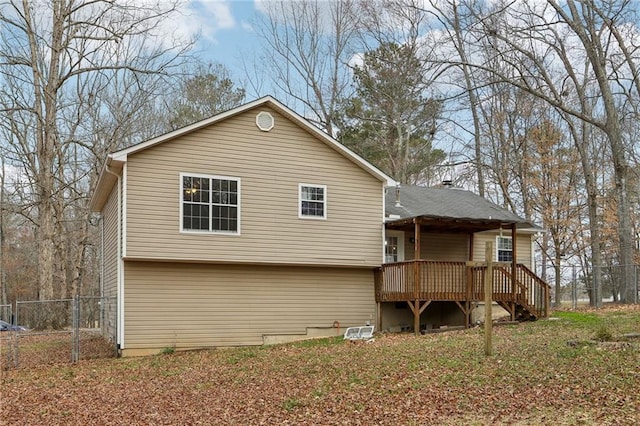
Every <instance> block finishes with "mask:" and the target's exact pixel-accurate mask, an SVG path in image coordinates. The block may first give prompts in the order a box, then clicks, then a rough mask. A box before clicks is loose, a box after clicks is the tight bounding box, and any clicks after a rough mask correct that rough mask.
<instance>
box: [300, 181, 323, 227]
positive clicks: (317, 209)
mask: <svg viewBox="0 0 640 426" xmlns="http://www.w3.org/2000/svg"><path fill="white" fill-rule="evenodd" d="M298 190H299V200H298V205H299V207H298V217H300V218H310V219H326V218H327V186H326V185H310V184H305V183H301V184H300V185H299V186H298Z"/></svg>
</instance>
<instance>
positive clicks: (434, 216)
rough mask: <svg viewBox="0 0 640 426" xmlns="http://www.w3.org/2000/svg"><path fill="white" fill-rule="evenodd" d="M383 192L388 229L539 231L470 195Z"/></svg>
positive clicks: (455, 191)
mask: <svg viewBox="0 0 640 426" xmlns="http://www.w3.org/2000/svg"><path fill="white" fill-rule="evenodd" d="M396 189H397V188H395V187H388V188H387V191H386V214H387V216H388V217H387V224H388V227H401V226H403V225H407V224H409V223H413V221H414V219H417V220H419V221H420V222H421V223H422V224H423V225H431V226H433V227H440V226H441V227H443V228H446V229H447V230H448V231H464V230H475V231H479V230H489V229H498V228H500V227H501V226H511V225H514V224H515V225H516V227H517V228H520V229H532V230H537V231H541V230H542V229H541V228H539V227H538V226H536V225H535V224H533V223H531V222H529V221H526V220H525V219H522V218H521V217H519V216H517V215H515V214H513V213H511V212H510V211H508V210H506V209H503V208H502V207H500V206H498V205H496V204H494V203H492V202H491V201H489V200H487V199H485V198H483V197H481V196H479V195H476V194H474V193H473V192H470V191H466V190H463V189H457V188H427V187H421V186H409V185H408V186H401V187H400V192H399V196H398V197H397V196H396V192H397V191H396Z"/></svg>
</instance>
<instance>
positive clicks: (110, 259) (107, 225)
mask: <svg viewBox="0 0 640 426" xmlns="http://www.w3.org/2000/svg"><path fill="white" fill-rule="evenodd" d="M118 220H119V218H118V186H117V185H116V186H114V188H113V190H112V191H111V194H109V198H108V199H107V202H106V204H105V206H104V209H103V211H102V226H103V232H104V240H103V243H104V246H103V249H102V250H103V252H102V261H103V277H102V279H103V287H102V291H103V294H102V296H103V297H109V298H115V297H116V295H117V291H118V243H119V241H118ZM107 305H108V304H107ZM116 315H117V310H116V309H109V310H108V311H107V318H106V324H105V325H106V329H105V330H103V332H104V333H105V335H107V336H115V335H116V330H115V329H116Z"/></svg>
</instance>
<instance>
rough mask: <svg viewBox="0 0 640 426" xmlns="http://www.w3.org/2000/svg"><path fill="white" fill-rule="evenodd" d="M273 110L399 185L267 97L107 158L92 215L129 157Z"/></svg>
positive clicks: (381, 179)
mask: <svg viewBox="0 0 640 426" xmlns="http://www.w3.org/2000/svg"><path fill="white" fill-rule="evenodd" d="M264 106H267V107H270V108H272V109H273V110H275V111H277V112H278V113H280V114H282V115H283V116H285V117H287V118H288V119H289V120H291V121H292V122H293V123H295V124H297V125H298V126H300V127H301V128H302V129H303V130H305V131H306V132H308V133H310V134H311V135H312V136H314V137H316V138H317V139H318V140H319V141H320V142H322V143H324V144H326V145H327V146H329V147H330V148H332V149H334V150H335V151H337V152H338V153H340V154H342V155H343V156H344V157H345V158H347V159H348V160H350V161H351V162H353V163H354V164H356V165H357V166H359V167H360V168H362V169H363V170H365V171H366V172H368V173H369V174H371V175H372V176H374V177H375V178H377V179H378V180H380V181H381V182H384V183H386V184H387V185H395V181H394V180H393V179H392V178H391V177H389V176H387V175H386V174H385V173H383V172H382V171H380V170H379V169H378V168H377V167H375V166H374V165H372V164H371V163H369V162H368V161H366V160H365V159H364V158H362V157H360V156H359V155H358V154H356V153H355V152H353V151H351V150H350V149H349V148H347V147H345V146H344V145H342V144H341V143H339V142H338V141H337V140H335V139H334V138H333V137H331V136H330V135H328V134H327V133H325V132H324V131H322V130H320V129H319V128H318V127H316V126H314V125H313V124H311V123H310V122H309V121H308V120H306V119H305V118H304V117H302V116H301V115H299V114H298V113H296V112H295V111H293V110H292V109H290V108H289V107H287V106H285V105H284V104H282V103H281V102H280V101H278V100H277V99H275V98H273V97H271V96H265V97H262V98H260V99H256V100H255V101H252V102H249V103H246V104H244V105H240V106H238V107H236V108H233V109H230V110H228V111H225V112H222V113H220V114H217V115H214V116H213V117H210V118H207V119H205V120H202V121H198V122H196V123H193V124H191V125H188V126H185V127H182V128H180V129H177V130H174V131H172V132H169V133H166V134H164V135H161V136H158V137H155V138H153V139H149V140H147V141H144V142H141V143H139V144H136V145H133V146H131V147H129V148H125V149H122V150H120V151H116V152H113V153H111V154H109V155H108V156H107V159H106V161H105V165H104V167H103V169H102V171H101V173H100V178H99V180H98V184H97V186H96V190H95V191H94V193H93V196H92V198H91V202H90V208H91V210H92V211H100V210H102V207H103V206H104V203H105V202H106V200H107V197H108V196H109V193H110V192H111V189H112V188H113V186H114V185H115V183H116V182H117V177H116V176H117V175H116V174H114V171H115V172H116V173H119V172H120V170H121V169H122V166H123V165H124V164H125V163H126V162H127V157H128V156H129V155H132V154H135V153H137V152H140V151H143V150H146V149H149V148H152V147H154V146H155V145H158V144H161V143H164V142H167V141H170V140H173V139H176V138H178V137H180V136H182V135H185V134H188V133H190V132H193V131H195V130H198V129H201V128H203V127H207V126H210V125H213V124H215V123H218V122H220V121H223V120H225V119H227V118H230V117H234V116H236V115H239V114H242V113H244V112H247V111H249V110H251V109H254V108H257V107H264Z"/></svg>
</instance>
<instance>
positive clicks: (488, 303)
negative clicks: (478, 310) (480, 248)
mask: <svg viewBox="0 0 640 426" xmlns="http://www.w3.org/2000/svg"><path fill="white" fill-rule="evenodd" d="M485 259H486V261H487V269H485V272H484V353H485V355H487V356H491V355H493V344H492V342H491V337H492V334H493V315H492V303H493V297H492V296H493V243H492V242H491V241H487V245H486V250H485Z"/></svg>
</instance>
